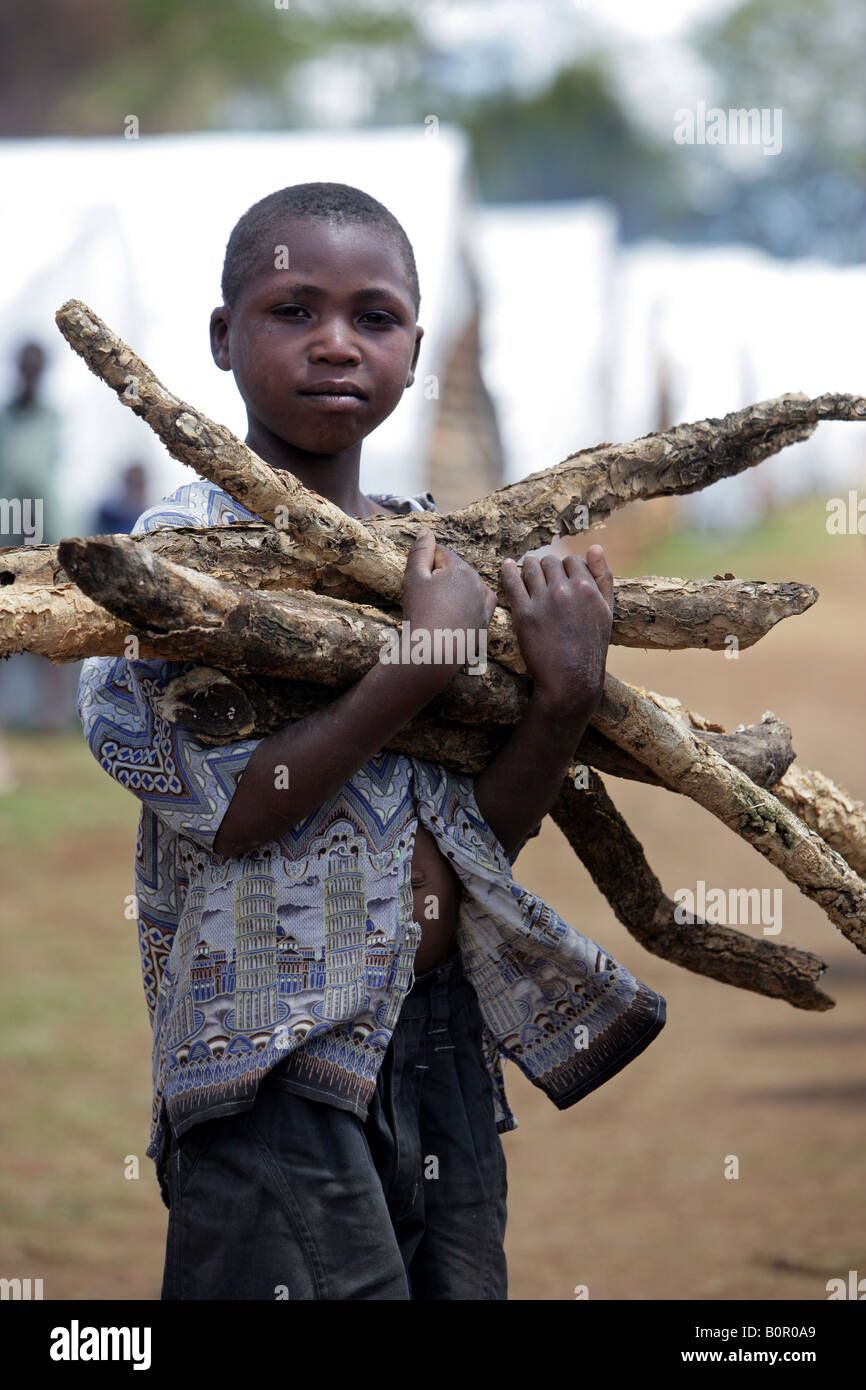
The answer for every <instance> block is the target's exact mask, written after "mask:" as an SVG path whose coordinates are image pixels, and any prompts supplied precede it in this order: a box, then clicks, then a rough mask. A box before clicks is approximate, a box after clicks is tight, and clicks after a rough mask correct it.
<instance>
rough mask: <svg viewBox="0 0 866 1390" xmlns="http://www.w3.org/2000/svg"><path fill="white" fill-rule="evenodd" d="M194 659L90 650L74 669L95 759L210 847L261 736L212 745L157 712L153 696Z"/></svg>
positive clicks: (173, 824) (172, 824)
mask: <svg viewBox="0 0 866 1390" xmlns="http://www.w3.org/2000/svg"><path fill="white" fill-rule="evenodd" d="M194 665H195V663H194V662H171V661H127V660H126V659H124V658H122V657H90V658H89V659H88V660H87V661H85V662H84V665H83V667H82V671H81V677H80V681H79V687H78V713H79V718H80V719H81V724H82V727H83V729H84V736H85V739H86V740H87V744H88V746H89V748H90V751H91V753H92V754H93V756H94V757H95V759H96V761H97V762H98V763H99V766H100V767H101V768H102V769H103V770H104V771H105V772H107V773H108V774H109V776H111V777H113V778H114V780H115V781H116V782H117V783H118V784H119V785H120V786H122V787H126V788H127V790H129V791H131V792H132V793H133V794H134V795H135V796H137V797H138V799H139V801H141V802H142V803H143V804H144V805H145V806H148V807H149V808H150V809H151V810H152V811H153V812H154V813H155V814H156V816H157V817H158V818H159V820H160V821H161V822H162V823H163V824H164V825H166V826H168V828H169V829H170V830H172V831H173V832H174V833H175V834H176V835H185V836H188V837H189V838H190V839H191V840H194V841H195V843H196V844H198V845H201V846H203V848H205V849H207V850H208V851H210V852H211V853H213V841H214V837H215V836H216V833H217V831H218V830H219V827H220V824H221V823H222V819H223V816H224V815H225V813H226V811H227V810H228V808H229V805H230V804H231V801H232V797H233V796H234V794H235V791H236V789H237V784H238V780H239V777H240V774H241V773H242V772H243V771H244V769H245V768H246V765H247V763H248V762H249V760H250V757H251V756H252V754H253V752H254V751H255V749H256V748H257V747H258V745H259V743H260V742H261V739H258V738H251V739H240V740H238V741H236V742H234V743H229V744H223V745H221V746H218V747H213V746H212V745H210V744H205V743H202V742H201V741H200V740H199V739H197V738H196V737H195V735H194V734H192V733H191V732H190V731H189V730H188V729H184V728H182V727H181V726H180V725H179V724H173V723H171V722H169V720H167V719H165V718H164V717H163V716H162V715H161V714H160V713H159V709H158V702H159V699H160V696H162V695H163V694H164V693H165V691H166V689H167V687H168V686H169V684H170V683H171V681H172V680H174V679H175V677H177V676H180V675H183V674H184V673H185V672H186V671H190V670H192V669H193V666H194Z"/></svg>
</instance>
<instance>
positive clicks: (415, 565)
mask: <svg viewBox="0 0 866 1390" xmlns="http://www.w3.org/2000/svg"><path fill="white" fill-rule="evenodd" d="M435 553H436V537H435V536H434V535H433V532H432V531H431V530H430V527H429V526H422V527H421V530H420V531H419V532H418V534H417V536H416V537H415V539H414V541H413V542H412V545H411V546H410V548H409V554H408V555H407V556H406V573H407V574H429V573H430V571H431V569H432V568H433V557H434V555H435Z"/></svg>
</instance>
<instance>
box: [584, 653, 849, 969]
mask: <svg viewBox="0 0 866 1390" xmlns="http://www.w3.org/2000/svg"><path fill="white" fill-rule="evenodd" d="M593 724H594V726H595V728H597V729H600V730H601V732H602V733H604V734H606V735H607V737H608V738H611V739H613V741H614V742H615V743H616V744H617V746H618V747H620V748H624V749H625V750H626V751H628V752H630V753H631V754H632V755H633V756H634V757H636V758H637V759H638V760H639V761H640V762H643V763H645V764H646V765H647V766H648V767H650V768H652V769H653V771H654V772H656V773H657V774H658V776H659V777H661V778H662V779H663V780H664V781H665V782H667V784H668V786H669V787H671V788H672V789H675V790H677V791H679V792H682V793H683V794H684V795H686V796H690V797H691V798H692V800H694V801H696V802H697V803H698V805H699V806H703V807H704V808H705V809H706V810H708V811H710V812H711V814H712V815H714V816H716V817H717V818H718V819H719V820H721V821H722V822H723V824H725V825H727V826H728V827H729V829H731V830H733V831H734V832H735V833H736V834H738V835H740V836H741V837H742V838H743V839H744V840H747V841H748V843H749V844H751V845H753V846H754V848H755V849H757V850H758V852H759V853H760V854H763V855H764V857H765V858H767V859H769V861H770V863H771V864H775V865H776V867H777V868H779V869H781V870H782V872H783V873H784V874H785V875H786V877H787V878H789V879H790V880H791V882H792V883H794V884H796V886H797V887H798V888H799V889H800V891H801V892H802V893H804V894H805V895H806V897H808V898H810V899H812V901H814V902H817V903H818V905H819V906H820V907H821V908H822V909H823V911H824V912H826V914H827V916H828V917H829V918H830V920H831V922H833V923H834V924H835V925H836V926H837V927H838V928H839V930H840V931H841V932H842V933H843V935H844V936H846V937H847V938H848V940H849V941H851V942H852V943H853V944H854V945H855V946H856V947H857V949H858V950H860V951H864V950H866V883H864V882H863V880H862V879H860V878H859V877H858V876H857V874H855V873H854V871H853V869H851V868H850V866H849V865H848V864H847V863H846V862H845V860H844V859H843V858H842V856H841V855H840V854H837V853H836V851H835V850H833V849H831V847H830V846H829V845H828V844H826V843H825V841H824V840H822V839H821V837H820V836H819V835H817V834H816V833H815V832H814V831H813V830H810V829H809V827H808V826H806V825H804V824H803V822H802V821H801V820H799V818H798V817H797V816H795V815H794V814H793V813H792V812H791V811H790V810H789V809H788V808H787V807H786V806H784V805H783V804H782V802H781V801H779V799H778V798H777V797H775V796H773V795H772V794H771V793H770V792H768V791H765V790H764V789H763V788H761V787H757V786H756V785H755V783H754V782H752V781H751V780H750V779H749V778H748V777H746V776H745V775H744V774H743V773H741V772H740V771H739V770H738V769H737V768H735V767H732V766H731V764H729V763H726V762H725V760H724V759H723V758H722V757H721V756H720V755H719V754H718V753H717V752H716V750H715V749H714V748H711V747H710V746H709V744H707V743H706V742H704V741H702V740H701V739H699V738H697V737H696V736H695V735H694V734H693V733H691V732H690V731H689V730H688V729H686V728H684V727H683V725H682V723H681V722H680V721H679V720H678V719H677V718H675V717H674V716H673V715H672V714H669V713H668V712H667V711H666V710H663V709H661V708H659V706H658V705H656V704H655V703H653V702H652V701H651V700H646V699H641V698H640V697H639V696H638V697H636V696H635V693H634V691H632V690H630V689H629V688H628V687H627V686H625V685H624V684H623V682H621V681H618V680H617V679H616V677H615V676H610V675H609V676H608V678H607V681H606V682H605V690H604V695H603V697H602V702H601V707H600V709H599V711H598V713H597V714H596V715H595V716H594V717H593Z"/></svg>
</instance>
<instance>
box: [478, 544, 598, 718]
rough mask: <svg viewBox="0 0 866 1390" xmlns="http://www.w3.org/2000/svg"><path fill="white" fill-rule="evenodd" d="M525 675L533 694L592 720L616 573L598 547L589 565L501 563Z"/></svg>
mask: <svg viewBox="0 0 866 1390" xmlns="http://www.w3.org/2000/svg"><path fill="white" fill-rule="evenodd" d="M502 589H503V596H504V598H505V599H506V601H507V602H508V604H509V606H510V608H511V615H512V618H513V620H514V628H515V632H516V633H517V640H518V641H519V643H520V650H521V652H522V654H523V659H524V661H525V662H526V669H527V671H528V672H529V674H530V676H531V677H532V679H533V682H534V684H535V689H536V691H537V692H539V693H540V694H542V695H543V696H544V697H545V700H546V701H549V703H550V705H551V706H552V708H554V709H556V710H557V711H560V712H563V713H575V714H578V713H584V714H587V713H588V714H591V713H592V712H593V710H595V708H596V706H597V705H598V702H599V700H600V699H601V694H602V688H603V686H604V668H605V660H606V657H607V648H608V643H609V642H610V632H611V626H612V623H613V574H612V573H611V570H610V567H609V565H608V563H607V560H606V559H605V556H604V551H603V549H602V547H601V546H600V545H591V546H590V547H589V549H588V550H587V552H586V560H582V559H581V558H580V556H579V555H566V557H565V559H564V560H560V559H559V558H558V557H557V556H555V555H545V556H544V557H543V558H542V559H541V560H538V559H537V558H536V557H535V556H533V555H529V556H527V557H526V559H525V560H524V561H523V565H522V566H521V567H518V566H517V564H515V562H514V560H503V562H502Z"/></svg>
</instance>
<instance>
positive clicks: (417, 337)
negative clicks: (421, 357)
mask: <svg viewBox="0 0 866 1390" xmlns="http://www.w3.org/2000/svg"><path fill="white" fill-rule="evenodd" d="M423 337H424V329H423V328H421V327H420V325H419V326H418V327H417V328H416V329H415V347H414V349H413V352H412V361H411V362H410V363H409V375H408V376H407V378H406V386H411V385H412V382H413V381H414V380H415V368H416V367H417V365H418V353H419V352H420V350H421V339H422V338H423ZM403 389H404V390H405V389H406V388H405V387H404V388H403Z"/></svg>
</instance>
